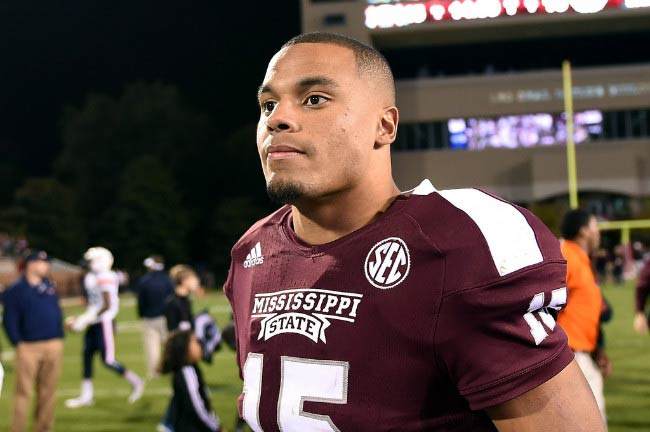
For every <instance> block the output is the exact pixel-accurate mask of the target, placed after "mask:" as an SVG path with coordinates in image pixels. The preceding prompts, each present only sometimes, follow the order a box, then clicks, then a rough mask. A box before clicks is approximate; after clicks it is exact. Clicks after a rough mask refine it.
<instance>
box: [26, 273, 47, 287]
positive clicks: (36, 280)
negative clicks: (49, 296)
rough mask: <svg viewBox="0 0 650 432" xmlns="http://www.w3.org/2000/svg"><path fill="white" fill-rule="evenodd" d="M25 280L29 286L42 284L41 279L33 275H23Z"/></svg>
mask: <svg viewBox="0 0 650 432" xmlns="http://www.w3.org/2000/svg"><path fill="white" fill-rule="evenodd" d="M25 279H27V282H29V284H30V285H38V284H40V283H41V282H43V278H42V277H40V276H39V275H37V274H34V273H25Z"/></svg>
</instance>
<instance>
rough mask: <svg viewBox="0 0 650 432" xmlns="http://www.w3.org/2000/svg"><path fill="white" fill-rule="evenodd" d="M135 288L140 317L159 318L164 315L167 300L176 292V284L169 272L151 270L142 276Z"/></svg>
mask: <svg viewBox="0 0 650 432" xmlns="http://www.w3.org/2000/svg"><path fill="white" fill-rule="evenodd" d="M135 290H136V293H137V294H138V315H139V316H140V318H158V317H161V316H162V315H163V311H164V309H165V300H166V299H167V297H169V296H170V294H172V293H173V292H174V284H173V282H172V280H171V279H170V278H169V276H167V273H165V272H163V271H151V272H149V273H147V274H145V275H144V276H142V277H141V278H140V280H139V281H138V284H137V286H136V288H135Z"/></svg>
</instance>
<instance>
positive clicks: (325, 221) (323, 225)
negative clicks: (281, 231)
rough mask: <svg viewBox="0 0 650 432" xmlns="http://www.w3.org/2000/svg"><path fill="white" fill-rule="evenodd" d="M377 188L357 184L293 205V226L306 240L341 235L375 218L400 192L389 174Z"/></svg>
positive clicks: (316, 242) (316, 241)
mask: <svg viewBox="0 0 650 432" xmlns="http://www.w3.org/2000/svg"><path fill="white" fill-rule="evenodd" d="M389 179H390V181H389V182H386V184H384V185H380V186H379V187H377V186H376V185H375V189H374V190H370V189H367V188H362V187H358V188H356V189H351V190H349V191H345V192H343V193H341V194H337V195H336V196H332V197H329V198H325V199H322V200H318V201H317V202H301V203H299V204H297V205H294V206H293V207H292V216H293V229H294V230H295V232H296V234H297V235H298V237H300V238H301V239H302V240H303V241H305V242H307V243H309V244H312V245H320V244H324V243H329V242H331V241H334V240H336V239H339V238H341V237H343V236H345V235H347V234H350V233H351V232H354V231H356V230H358V229H360V228H362V227H364V226H365V225H367V224H369V223H370V222H372V221H373V220H375V219H376V218H377V217H378V216H379V215H380V214H381V213H382V212H384V211H385V210H386V209H387V208H388V207H389V206H390V205H391V203H392V202H393V201H394V200H395V198H396V197H397V195H399V194H400V191H399V189H398V188H397V186H396V185H395V183H394V182H393V180H392V178H390V177H389Z"/></svg>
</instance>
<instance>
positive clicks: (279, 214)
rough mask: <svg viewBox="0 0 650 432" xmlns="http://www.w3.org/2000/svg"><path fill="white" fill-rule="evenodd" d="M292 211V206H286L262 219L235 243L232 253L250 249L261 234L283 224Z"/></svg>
mask: <svg viewBox="0 0 650 432" xmlns="http://www.w3.org/2000/svg"><path fill="white" fill-rule="evenodd" d="M290 211H291V206H288V205H285V206H282V207H280V208H279V209H277V210H276V211H274V212H273V213H271V214H270V215H268V216H267V217H265V218H263V219H260V220H259V221H257V222H255V223H254V224H253V225H252V226H251V227H250V228H249V229H248V230H247V231H246V232H245V233H244V235H242V236H241V238H240V239H239V240H238V241H237V243H235V245H234V246H233V248H232V251H233V252H234V251H236V250H239V249H242V248H247V247H248V248H249V249H250V247H249V246H250V244H251V242H253V239H255V238H258V237H259V236H260V234H261V233H262V232H264V231H267V230H269V229H274V228H275V227H277V226H278V225H279V224H280V223H281V222H282V219H283V218H284V217H285V216H286V215H287V213H289V212H290Z"/></svg>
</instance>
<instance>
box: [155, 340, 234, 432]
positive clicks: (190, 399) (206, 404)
mask: <svg viewBox="0 0 650 432" xmlns="http://www.w3.org/2000/svg"><path fill="white" fill-rule="evenodd" d="M201 357H202V349H201V345H200V344H199V341H198V339H197V338H196V336H194V333H193V332H192V331H191V330H182V331H176V332H173V333H171V334H170V336H169V339H168V340H167V343H166V344H165V352H164V356H163V361H162V364H161V366H160V371H161V372H162V373H164V374H167V373H173V378H172V386H173V390H174V394H173V400H174V404H173V405H172V406H170V410H169V423H170V428H171V429H172V430H174V431H177V432H203V431H205V432H217V431H220V430H221V426H220V423H219V417H217V416H216V415H215V413H214V411H212V406H211V403H210V393H209V390H208V388H207V386H206V385H205V382H204V381H203V374H202V373H201V369H200V368H199V366H198V362H199V360H201Z"/></svg>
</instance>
